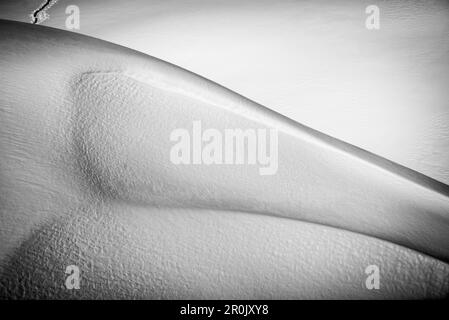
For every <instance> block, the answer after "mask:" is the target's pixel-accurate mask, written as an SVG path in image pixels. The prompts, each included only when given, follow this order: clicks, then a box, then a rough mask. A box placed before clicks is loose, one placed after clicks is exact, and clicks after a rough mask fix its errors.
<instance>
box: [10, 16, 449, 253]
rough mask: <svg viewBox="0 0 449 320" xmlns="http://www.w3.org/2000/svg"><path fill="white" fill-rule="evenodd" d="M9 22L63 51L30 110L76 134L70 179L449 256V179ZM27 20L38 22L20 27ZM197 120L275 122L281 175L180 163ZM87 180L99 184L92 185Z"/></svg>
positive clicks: (124, 194) (223, 124) (164, 68)
mask: <svg viewBox="0 0 449 320" xmlns="http://www.w3.org/2000/svg"><path fill="white" fill-rule="evenodd" d="M4 24H5V29H3V30H5V34H7V37H6V38H10V39H12V40H11V43H9V44H8V48H16V46H17V43H20V41H21V40H23V41H24V42H25V40H26V41H28V42H26V44H27V45H28V44H29V42H31V43H32V44H33V45H34V46H35V48H37V49H38V50H36V51H35V52H38V53H39V52H40V53H41V54H49V52H50V54H51V55H52V58H53V59H52V62H53V63H54V65H53V66H52V68H48V66H36V65H33V66H34V69H32V71H33V72H35V73H36V74H35V75H37V74H38V75H39V76H41V77H44V78H45V77H48V79H49V80H50V82H51V85H52V86H53V88H54V90H53V91H48V85H45V88H47V91H46V92H45V94H47V95H49V96H44V93H41V92H36V93H37V95H40V99H41V100H39V101H37V102H36V104H35V106H34V107H33V108H41V109H38V110H42V112H39V113H38V114H36V115H34V114H33V117H31V116H30V119H32V120H34V119H35V118H36V117H43V116H42V115H45V116H47V117H48V118H45V119H44V120H43V123H45V124H46V125H47V124H51V125H52V126H55V128H58V129H60V131H57V130H56V129H55V131H54V132H53V131H52V130H53V128H50V129H51V130H49V131H50V133H51V134H54V135H56V134H58V133H61V132H62V138H61V139H59V140H58V139H56V140H58V143H59V142H60V141H65V140H64V139H68V142H67V144H68V145H70V149H69V150H66V151H68V152H67V154H64V155H61V156H60V157H59V158H57V160H55V159H53V158H52V159H51V160H52V161H59V162H56V163H55V164H53V166H54V167H59V168H61V169H60V170H61V171H63V174H62V176H63V179H66V180H68V182H67V183H66V184H67V185H68V186H69V187H70V188H75V187H74V186H76V184H79V189H83V190H84V192H85V193H87V194H88V195H89V196H92V197H97V198H98V197H100V200H101V199H108V200H111V201H112V202H115V201H119V202H124V203H126V202H132V203H138V204H140V205H142V206H147V207H153V206H154V207H163V206H165V207H183V208H204V209H219V210H222V211H226V210H230V211H243V212H254V213H260V214H267V215H275V216H282V217H286V218H292V219H296V220H303V221H308V222H313V223H318V224H324V225H329V226H333V227H336V228H340V229H344V230H350V231H354V232H358V233H363V234H366V235H370V236H373V237H377V238H381V239H384V240H387V241H390V242H393V243H396V244H400V245H403V246H406V247H409V248H412V249H415V250H418V251H420V252H423V253H426V254H428V255H432V256H434V257H437V258H439V259H442V260H445V261H449V247H448V246H447V244H448V243H449V232H448V231H449V199H448V194H449V192H448V186H446V185H444V184H442V183H439V182H437V181H435V180H433V179H431V178H429V177H426V176H424V175H422V174H420V173H417V172H415V171H413V170H410V169H407V168H404V167H402V166H399V165H397V164H395V163H392V162H390V161H388V160H385V159H383V158H380V157H378V156H376V155H373V154H371V153H369V152H366V151H363V150H361V149H359V148H357V147H354V146H351V145H349V144H347V143H344V142H342V141H339V140H337V139H334V138H331V137H329V136H326V135H324V134H321V133H319V132H317V131H315V130H313V129H310V128H307V127H305V126H303V125H301V124H298V123H296V122H295V121H292V120H291V119H288V118H286V117H284V116H282V115H279V114H277V113H275V112H273V111H270V110H269V109H267V108H265V107H263V106H260V105H258V104H256V103H254V102H252V101H250V100H248V99H246V98H244V97H242V96H240V95H238V94H236V93H234V92H232V91H230V90H228V89H225V88H223V87H221V86H220V85H217V84H215V83H213V82H211V81H208V80H207V79H204V78H202V77H200V76H198V75H195V74H193V73H191V72H188V71H186V70H184V69H181V68H178V67H176V66H174V65H171V64H169V63H166V62H163V61H161V60H158V59H156V58H152V57H150V56H147V55H144V54H141V53H138V52H135V51H133V50H129V49H126V48H124V47H120V46H116V45H113V44H111V43H107V42H104V41H101V40H98V39H93V38H90V37H86V36H81V35H78V34H73V33H70V32H66V31H61V30H55V29H51V28H47V27H39V26H31V25H24V24H19V23H10V22H8V23H4ZM13 29H14V30H13ZM22 29H23V30H26V31H27V32H23V33H20V32H18V31H20V30H22ZM3 30H2V31H3ZM16 31H17V32H16ZM18 38H19V40H17V39H18ZM61 39H64V41H59V40H61ZM37 40H38V41H37ZM8 50H9V49H8ZM69 53H70V55H71V60H70V63H67V59H66V55H67V54H69ZM7 55H8V54H6V55H5V56H7ZM10 57H14V56H13V55H10ZM5 59H6V58H5ZM11 59H12V58H11ZM11 61H13V59H12V60H11ZM21 63H23V62H21ZM8 67H9V66H8ZM11 70H13V71H11V74H13V75H14V77H17V79H18V80H20V79H21V78H20V77H21V75H22V76H23V78H22V80H23V81H25V82H26V83H28V81H29V82H30V83H34V82H33V80H32V79H34V78H33V75H29V74H28V72H25V71H23V72H24V73H21V72H22V71H21V70H18V71H19V72H17V70H15V69H14V68H12V69H11ZM55 70H58V72H54V71H55ZM95 70H98V71H100V72H96V71H95ZM101 70H105V72H101ZM108 70H123V71H118V72H108ZM28 77H30V79H31V80H30V79H28ZM39 85H41V84H36V86H35V87H29V88H27V89H28V92H34V91H36V90H37V88H39ZM17 91H18V92H20V90H17ZM21 98H22V97H13V98H11V99H19V100H20V99H21ZM19 100H17V101H14V102H10V101H8V106H9V105H11V106H15V107H17V109H14V110H12V112H13V113H14V112H15V113H20V111H26V112H30V110H28V109H27V110H24V109H23V108H24V104H23V102H22V101H19ZM48 101H52V102H55V103H52V104H49V103H48ZM20 108H22V109H20ZM45 108H46V109H45ZM13 113H11V114H13ZM67 114H69V115H70V117H69V118H70V119H68V120H67V119H66V118H65V116H66V115H67ZM21 116H22V115H20V114H19V115H18V116H17V118H20V117H21ZM8 117H9V115H8ZM58 117H60V118H58ZM12 119H15V118H12ZM66 120H67V121H66ZM197 120H201V121H202V125H203V127H204V128H205V129H206V128H215V129H218V130H225V129H226V128H240V129H246V128H257V129H260V128H262V129H264V128H266V129H270V128H276V129H277V130H278V131H279V143H278V146H279V150H278V160H279V167H278V171H277V173H276V174H275V175H272V176H260V175H259V173H258V172H257V170H256V169H255V168H254V167H250V166H247V165H235V166H218V165H217V166H216V165H210V166H208V165H203V166H200V165H175V164H173V163H172V162H170V159H169V155H170V150H171V148H172V147H173V143H172V142H171V141H170V139H169V138H170V134H171V132H173V130H176V129H179V128H184V129H187V130H188V129H190V128H191V127H192V123H193V121H197ZM5 121H9V118H8V119H6V118H5ZM7 124H8V125H10V126H13V125H16V126H19V125H21V124H20V123H16V122H13V123H12V124H9V123H8V122H7ZM41 124H42V123H39V125H41ZM28 127H29V126H28ZM28 127H26V128H21V130H26V129H28ZM59 127H61V128H59ZM37 128H39V127H37ZM26 132H27V133H28V131H26ZM37 132H39V131H38V130H37ZM68 132H70V135H68V134H67V133H68ZM33 134H34V135H35V137H36V138H35V139H34V140H35V141H36V142H37V143H41V144H42V146H41V148H40V149H38V146H31V147H29V148H35V149H38V151H39V152H42V155H41V157H42V158H44V159H45V160H48V159H47V158H45V157H46V156H47V153H45V152H43V151H42V150H47V149H50V150H51V152H52V153H53V152H54V150H53V149H55V148H53V145H52V144H51V143H53V140H50V141H51V142H48V141H47V140H45V139H47V136H45V135H42V137H41V136H36V134H35V132H33ZM66 135H67V136H66ZM58 138H60V137H58ZM39 139H42V141H41V140H39ZM34 140H33V141H34ZM61 144H63V142H61ZM8 147H9V146H8ZM11 148H14V146H12V147H11ZM38 151H35V150H34V149H33V152H36V153H37V152H38ZM8 152H9V150H8ZM49 154H51V153H49ZM60 158H61V159H62V160H61V159H60ZM39 161H42V160H41V159H39ZM64 161H65V162H64ZM72 161H73V162H76V163H77V168H78V169H77V170H78V171H76V172H75V174H74V176H71V174H72V172H70V167H68V166H66V165H67V164H69V165H71V164H72V163H71V162H72ZM33 174H40V173H39V172H37V171H36V172H34V173H33ZM42 175H43V176H45V175H44V172H42ZM79 177H81V178H82V179H78V178H79ZM27 178H28V179H30V177H27ZM72 180H73V181H72ZM57 181H58V183H60V181H61V180H57ZM86 181H88V183H89V185H88V186H89V188H84V183H85V182H86ZM64 187H66V185H64ZM67 188H68V187H67ZM71 190H72V189H71ZM39 196H40V195H39ZM87 199H89V197H87ZM83 200H84V199H83ZM86 205H88V204H86ZM57 209H58V208H57Z"/></svg>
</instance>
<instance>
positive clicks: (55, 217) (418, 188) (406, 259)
mask: <svg viewBox="0 0 449 320" xmlns="http://www.w3.org/2000/svg"><path fill="white" fill-rule="evenodd" d="M1 24H2V25H1V28H0V34H1V35H0V39H1V42H2V52H1V60H0V68H1V73H2V74H3V75H7V76H6V77H2V79H1V81H2V83H1V86H0V88H1V89H0V90H1V92H0V99H1V100H0V103H1V105H0V112H1V118H0V119H1V120H0V121H1V126H0V147H1V150H2V152H1V153H0V156H1V162H0V165H1V167H0V176H1V180H0V195H1V198H0V200H1V201H0V205H1V208H0V210H1V216H0V218H1V230H0V231H1V234H0V237H1V247H0V259H1V265H2V273H3V276H2V280H1V284H2V285H1V296H3V297H34V298H36V297H53V298H64V297H77V296H78V297H89V298H104V297H113V298H130V297H134V298H170V297H174V298H178V297H179V298H183V297H184V298H186V297H190V298H191V297H200V298H204V297H209V298H211V297H218V298H222V297H228V298H229V297H246V298H257V297H259V298H261V297H264V298H280V297H283V298H300V297H302V298H321V297H331V298H335V297H345V298H348V297H349V298H350V297H362V298H363V297H366V298H369V297H435V296H439V297H441V296H445V295H447V292H448V288H449V286H448V282H447V279H448V273H449V267H448V265H447V264H446V263H444V262H442V261H440V260H437V259H435V258H431V257H429V256H427V255H432V256H434V257H436V258H439V259H441V260H447V258H448V250H449V248H448V247H447V243H448V232H447V231H448V212H449V200H448V197H447V195H448V187H447V186H446V185H444V184H442V183H439V182H437V181H435V180H433V179H431V178H429V177H426V176H424V175H422V174H420V173H418V172H415V171H412V170H410V169H407V168H405V167H402V166H399V165H397V164H395V163H392V162H390V161H388V160H386V159H383V158H380V157H378V156H376V155H373V154H371V153H368V152H366V151H363V150H361V149H359V148H357V147H354V146H351V145H348V144H346V143H343V142H341V141H338V140H336V139H333V138H331V137H329V136H326V135H323V134H321V133H319V132H317V131H314V130H312V129H309V128H307V127H305V126H303V125H301V124H298V123H296V122H294V121H292V120H289V119H288V118H285V117H283V116H281V115H279V114H277V113H275V112H273V111H271V110H269V109H266V108H264V107H262V106H260V105H258V104H256V103H254V102H252V101H250V100H247V99H246V98H244V97H242V96H239V95H237V94H235V93H233V92H232V91H229V90H227V89H225V88H223V87H221V86H219V85H216V84H215V83H213V82H210V81H208V80H206V79H204V78H201V77H198V76H196V75H194V74H192V73H189V72H188V71H185V70H182V69H180V68H178V67H176V66H173V65H170V64H167V63H165V62H163V61H160V60H157V59H154V58H151V57H149V56H146V55H143V54H140V53H138V52H134V51H131V50H129V49H126V48H123V47H119V46H116V45H113V44H110V43H106V42H103V41H100V40H96V39H93V38H89V37H85V36H80V35H77V34H74V33H69V32H65V31H60V30H55V29H51V28H46V27H41V26H31V25H29V24H21V23H14V22H8V21H2V22H1ZM195 119H201V120H202V121H203V123H204V125H205V126H208V127H216V128H225V127H239V128H253V127H267V128H270V127H275V128H277V129H278V130H279V131H280V133H279V170H278V174H276V175H274V176H260V175H259V174H258V172H257V170H256V169H255V168H253V167H248V166H244V165H243V166H230V167H217V166H198V167H195V166H191V167H183V166H175V165H173V164H172V163H171V162H170V161H169V159H168V155H169V152H170V147H171V144H170V141H169V135H170V132H171V131H172V130H173V129H176V128H179V127H188V126H189V125H190V124H191V123H192V121H193V120H195ZM284 218H288V219H284ZM310 222H312V223H316V224H310ZM318 224H322V225H327V226H320V225H318ZM351 231H355V232H357V233H354V232H351ZM362 234H364V235H362ZM369 236H371V237H369ZM373 236H374V237H376V238H380V239H383V240H380V239H375V238H373ZM384 240H387V241H388V242H386V241H384ZM393 243H395V244H393ZM398 244H399V245H401V246H399V245H398ZM405 247H408V248H411V249H414V250H411V249H406V248H405ZM415 250H417V251H420V252H422V253H418V252H417V251H415ZM424 254H427V255H424ZM70 264H76V265H79V266H80V268H81V269H82V272H83V274H84V277H85V278H83V279H84V280H83V281H84V283H85V287H84V289H85V290H80V291H79V292H75V293H73V292H68V291H67V290H65V289H64V288H63V287H61V283H63V282H59V281H63V279H64V274H63V270H65V266H67V265H70ZM369 264H378V265H379V266H380V267H381V268H382V270H385V271H384V273H382V275H383V277H385V281H383V282H382V283H383V285H384V286H385V287H383V290H381V291H379V292H372V291H368V290H366V289H365V288H364V287H363V284H364V279H365V277H366V275H365V274H364V268H365V267H366V266H367V265H369Z"/></svg>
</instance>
